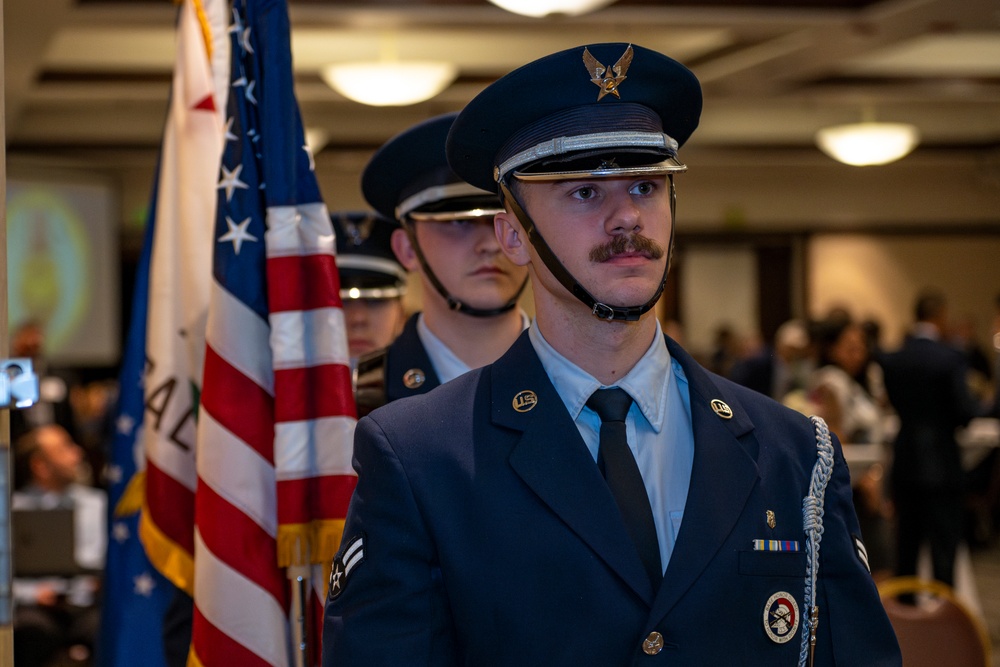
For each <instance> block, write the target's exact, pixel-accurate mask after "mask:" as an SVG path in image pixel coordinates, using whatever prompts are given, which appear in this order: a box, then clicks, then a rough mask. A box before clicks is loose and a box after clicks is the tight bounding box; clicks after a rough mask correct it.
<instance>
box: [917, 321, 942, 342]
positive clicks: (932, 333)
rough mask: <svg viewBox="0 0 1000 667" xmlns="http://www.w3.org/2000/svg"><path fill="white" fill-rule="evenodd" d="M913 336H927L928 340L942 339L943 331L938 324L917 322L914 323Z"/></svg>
mask: <svg viewBox="0 0 1000 667" xmlns="http://www.w3.org/2000/svg"><path fill="white" fill-rule="evenodd" d="M913 336H914V337H915V338H926V339H928V340H941V332H940V331H938V328H937V326H936V325H934V324H931V323H930V322H917V323H916V324H914V325H913Z"/></svg>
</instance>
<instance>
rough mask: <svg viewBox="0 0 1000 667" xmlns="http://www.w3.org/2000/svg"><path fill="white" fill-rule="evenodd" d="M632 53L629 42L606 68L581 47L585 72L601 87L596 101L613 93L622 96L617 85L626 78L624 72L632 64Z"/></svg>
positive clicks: (591, 80)
mask: <svg viewBox="0 0 1000 667" xmlns="http://www.w3.org/2000/svg"><path fill="white" fill-rule="evenodd" d="M634 55H635V52H634V51H632V45H631V44H629V45H628V48H627V49H625V53H623V54H622V57H621V58H619V59H618V62H616V63H615V64H614V65H613V66H612V67H610V68H608V67H605V66H604V65H602V64H601V62H600V61H599V60H598V59H597V58H595V57H594V56H593V54H591V52H590V50H589V49H587V47H584V48H583V64H584V66H585V67H586V68H587V73H588V74H590V82H591V83H593V84H594V85H595V86H597V87H598V88H600V89H601V92H599V93H598V94H597V101H598V102H600V101H601V100H603V99H604V96H605V95H614V96H615V97H617V98H618V99H621V97H622V96H621V95H619V94H618V87H619V86H620V85H621V84H622V81H624V80H625V79H626V78H627V77H626V76H625V72H627V71H628V66H629V65H631V64H632V57H633V56H634Z"/></svg>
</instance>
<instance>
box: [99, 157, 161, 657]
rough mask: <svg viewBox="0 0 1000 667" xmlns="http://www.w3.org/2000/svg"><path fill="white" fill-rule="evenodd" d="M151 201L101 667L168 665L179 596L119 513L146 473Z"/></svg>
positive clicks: (131, 520) (114, 502)
mask: <svg viewBox="0 0 1000 667" xmlns="http://www.w3.org/2000/svg"><path fill="white" fill-rule="evenodd" d="M157 180H159V179H158V177H157ZM152 200H153V201H152V204H151V206H150V209H149V210H150V215H149V220H148V221H147V224H146V234H145V239H144V241H143V250H142V256H141V257H140V260H139V267H138V270H137V272H136V280H135V293H134V295H133V297H132V314H131V320H130V322H129V332H128V340H127V342H126V347H125V355H124V358H123V360H122V368H121V373H120V375H119V387H120V389H119V396H118V404H117V408H116V412H115V416H116V419H115V434H114V438H113V440H112V443H111V451H110V453H109V457H108V461H109V474H108V480H109V485H108V552H107V561H106V564H105V573H104V582H103V587H104V602H103V607H102V610H101V632H100V637H99V639H98V644H97V655H96V664H97V665H99V666H100V667H131V666H133V665H143V666H144V667H165V665H166V662H165V659H164V655H163V639H162V637H163V617H164V614H165V613H166V609H167V605H168V604H169V603H170V600H171V598H172V597H173V594H174V587H173V585H172V584H170V582H169V581H167V580H166V579H164V578H163V576H162V575H161V574H160V573H159V572H158V571H157V570H156V568H154V567H153V566H152V565H151V564H150V562H149V559H148V558H147V557H146V552H145V550H144V549H143V547H142V543H141V542H140V541H139V513H138V512H133V513H131V514H128V515H124V516H116V513H115V508H116V507H117V506H118V504H119V501H121V499H122V497H123V495H124V494H125V492H126V489H128V488H129V484H130V483H131V482H132V481H133V480H134V479H135V476H136V474H137V473H138V472H139V470H138V466H137V457H136V452H137V450H138V449H141V447H142V438H141V432H142V421H143V413H144V404H143V391H142V378H143V371H144V369H145V364H146V309H147V304H148V294H149V259H150V255H151V246H152V241H153V227H154V224H155V221H154V220H153V217H154V214H153V213H152V212H153V211H155V210H156V189H155V188H154V191H153V197H152Z"/></svg>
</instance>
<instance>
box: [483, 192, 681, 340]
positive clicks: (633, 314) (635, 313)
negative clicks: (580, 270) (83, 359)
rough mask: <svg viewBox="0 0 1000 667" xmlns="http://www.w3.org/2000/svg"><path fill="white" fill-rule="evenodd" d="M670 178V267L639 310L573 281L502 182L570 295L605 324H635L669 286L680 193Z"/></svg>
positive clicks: (506, 197) (533, 240)
mask: <svg viewBox="0 0 1000 667" xmlns="http://www.w3.org/2000/svg"><path fill="white" fill-rule="evenodd" d="M667 178H668V179H669V181H670V247H669V248H668V250H667V263H666V265H665V266H664V267H663V277H662V278H661V279H660V284H659V286H658V287H657V288H656V292H655V293H654V294H653V296H652V298H650V299H649V301H647V302H646V303H644V304H641V305H638V306H609V305H607V304H605V303H601V302H600V301H598V300H597V299H595V298H594V297H593V295H591V293H590V292H588V291H587V289H586V288H585V287H584V286H583V285H581V284H580V283H579V282H577V280H576V278H574V277H573V274H571V273H570V272H569V271H568V270H567V269H566V267H565V266H563V265H562V262H560V261H559V258H558V257H556V255H555V253H554V252H552V249H551V248H550V247H549V244H548V243H546V242H545V239H544V238H542V234H541V232H539V231H538V227H536V226H535V223H534V221H533V220H532V219H531V217H530V216H529V215H528V214H527V212H526V211H525V210H524V208H523V207H522V206H521V203H520V202H519V201H517V198H516V197H514V195H513V194H512V193H511V191H510V189H509V188H508V187H507V184H506V183H505V182H503V181H500V193H501V196H502V198H503V201H505V202H508V203H509V204H510V208H511V210H512V211H513V212H514V215H515V216H517V219H518V221H519V222H520V223H521V226H522V227H523V228H524V231H525V232H526V233H527V234H528V240H529V241H531V245H533V246H534V247H535V251H536V252H537V253H538V256H539V257H540V258H541V260H542V263H544V264H545V266H546V268H548V270H549V272H550V273H551V274H552V275H553V276H554V277H555V279H556V280H558V281H559V282H560V283H561V284H562V286H563V287H565V288H566V289H567V290H568V291H569V293H570V294H572V295H573V296H575V297H576V298H577V299H579V300H580V301H581V302H583V304H584V305H585V306H587V308H590V311H591V312H592V313H593V314H594V316H595V317H598V318H600V319H602V320H609V321H612V320H616V321H621V322H635V321H636V320H638V319H639V317H640V316H641V315H642V314H643V313H646V312H648V311H649V310H650V309H651V308H652V307H653V306H655V305H656V302H657V301H659V300H660V295H661V294H663V287H664V285H666V283H667V272H668V271H670V256H671V255H672V254H673V251H674V224H673V223H674V211H675V210H676V207H677V192H676V190H674V177H673V174H668V175H667Z"/></svg>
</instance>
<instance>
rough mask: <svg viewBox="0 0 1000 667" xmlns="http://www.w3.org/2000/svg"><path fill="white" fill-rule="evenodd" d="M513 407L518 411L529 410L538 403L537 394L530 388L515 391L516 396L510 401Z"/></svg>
mask: <svg viewBox="0 0 1000 667" xmlns="http://www.w3.org/2000/svg"><path fill="white" fill-rule="evenodd" d="M511 404H512V405H513V406H514V409H515V410H517V411H518V412H529V411H530V410H533V409H534V408H535V406H536V405H538V395H537V394H535V392H533V391H531V390H530V389H525V390H524V391H519V392H517V396H515V397H514V400H513V401H511Z"/></svg>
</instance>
